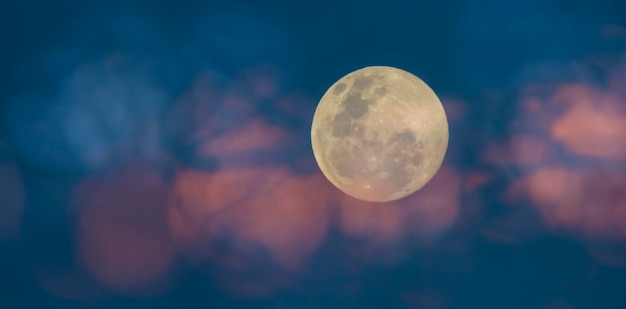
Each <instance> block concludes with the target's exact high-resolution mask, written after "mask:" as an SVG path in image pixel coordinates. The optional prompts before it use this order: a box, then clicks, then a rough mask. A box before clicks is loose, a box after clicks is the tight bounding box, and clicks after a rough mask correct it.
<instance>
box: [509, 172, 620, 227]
mask: <svg viewBox="0 0 626 309" xmlns="http://www.w3.org/2000/svg"><path fill="white" fill-rule="evenodd" d="M516 186H518V188H519V187H520V186H521V187H523V188H524V190H525V192H527V194H528V196H529V198H530V199H531V200H532V201H533V202H534V203H535V204H536V205H537V208H538V210H539V212H540V214H541V217H542V218H543V220H544V222H545V223H546V225H547V226H549V227H552V228H557V229H560V230H564V231H568V232H572V231H581V232H583V233H584V235H585V236H586V237H590V238H596V239H611V238H615V237H618V238H626V225H625V224H624V222H626V190H624V188H626V181H625V179H624V178H623V177H622V176H621V175H619V174H618V173H613V175H611V174H610V173H603V172H601V171H595V170H577V169H570V168H565V167H560V166H555V167H551V168H546V169H542V170H538V171H535V172H533V173H530V174H528V175H527V176H525V177H524V178H522V179H520V180H518V183H517V184H516Z"/></svg>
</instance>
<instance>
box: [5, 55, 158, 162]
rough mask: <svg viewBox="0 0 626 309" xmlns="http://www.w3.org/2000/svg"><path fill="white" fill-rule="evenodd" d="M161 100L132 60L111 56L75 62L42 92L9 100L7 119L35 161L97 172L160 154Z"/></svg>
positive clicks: (17, 140)
mask: <svg viewBox="0 0 626 309" xmlns="http://www.w3.org/2000/svg"><path fill="white" fill-rule="evenodd" d="M165 100H166V96H165V94H164V93H163V92H162V91H161V90H160V89H159V88H158V87H156V86H155V84H154V83H153V81H151V80H150V75H149V73H148V72H147V71H145V70H144V68H141V65H139V63H138V62H137V60H136V59H133V58H130V57H127V56H124V55H110V56H108V57H105V58H103V59H101V60H100V61H97V62H95V63H86V64H82V65H80V66H78V67H77V68H76V70H75V71H74V72H72V73H71V74H70V75H68V76H66V77H64V78H63V79H62V80H61V82H60V84H59V87H58V88H57V89H56V90H54V91H53V92H50V93H47V95H46V94H44V93H37V92H35V94H34V95H28V96H23V97H21V98H19V99H17V100H15V101H13V102H11V104H10V105H9V106H8V109H7V113H6V116H7V119H6V120H7V124H8V130H9V135H10V137H11V138H12V141H13V142H14V144H15V145H16V146H17V149H18V151H19V152H20V153H21V154H22V155H24V156H25V157H26V158H27V159H29V160H30V161H31V162H32V163H34V164H36V165H37V166H40V167H44V168H48V169H52V170H57V171H59V170H68V171H73V172H92V171H102V170H104V169H107V168H114V167H116V166H118V165H120V164H123V163H125V162H128V161H129V160H131V159H144V160H155V159H156V158H158V157H159V155H160V154H161V150H160V145H159V143H160V141H159V138H160V136H159V134H160V132H159V123H158V121H159V117H160V116H161V113H162V110H161V109H162V107H163V104H164V103H165Z"/></svg>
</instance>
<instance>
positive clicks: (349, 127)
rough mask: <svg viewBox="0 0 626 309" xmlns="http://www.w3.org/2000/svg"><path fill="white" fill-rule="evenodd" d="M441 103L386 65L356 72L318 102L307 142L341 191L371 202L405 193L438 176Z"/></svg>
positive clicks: (444, 126)
mask: <svg viewBox="0 0 626 309" xmlns="http://www.w3.org/2000/svg"><path fill="white" fill-rule="evenodd" d="M448 138H449V133H448V120H447V117H446V113H445V110H444V108H443V105H442V104H441V101H440V100H439V98H438V97H437V95H436V94H435V93H434V92H433V90H432V89H431V88H430V87H429V86H428V85H427V84H426V83H425V82H423V81H422V80H421V79H420V78H418V77H417V76H415V75H413V74H411V73H409V72H406V71H404V70H401V69H397V68H393V67H388V66H371V67H365V68H362V69H359V70H356V71H354V72H352V73H349V74H347V75H346V76H344V77H342V78H340V79H339V80H338V81H337V82H335V83H334V84H333V85H332V86H331V87H330V88H329V89H328V90H327V91H326V93H325V94H324V96H323V97H322V99H321V100H320V102H319V104H318V106H317V108H316V110H315V114H314V116H313V122H312V126H311V144H312V147H313V154H314V156H315V160H316V161H317V164H318V165H319V167H320V169H321V171H322V173H323V174H324V176H326V178H328V180H329V181H330V182H331V183H332V184H333V185H335V187H337V188H338V189H339V190H341V191H342V192H344V193H345V194H347V195H350V196H352V197H354V198H357V199H360V200H364V201H369V202H389V201H393V200H398V199H401V198H404V197H406V196H408V195H410V194H413V193H414V192H415V191H417V190H419V189H421V188H422V187H424V186H425V185H426V184H427V183H428V182H429V181H430V180H431V179H432V178H433V176H434V175H435V174H436V173H437V171H438V170H439V168H440V167H441V164H442V162H443V159H444V156H445V153H446V150H447V148H448Z"/></svg>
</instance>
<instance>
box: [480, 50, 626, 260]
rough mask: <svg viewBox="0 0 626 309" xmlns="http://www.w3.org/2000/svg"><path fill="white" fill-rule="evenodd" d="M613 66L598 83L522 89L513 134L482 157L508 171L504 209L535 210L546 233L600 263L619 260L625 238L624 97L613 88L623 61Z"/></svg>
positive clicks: (575, 82)
mask: <svg viewBox="0 0 626 309" xmlns="http://www.w3.org/2000/svg"><path fill="white" fill-rule="evenodd" d="M612 61H613V65H611V66H607V67H605V69H606V70H604V71H602V75H603V78H601V79H600V80H604V81H605V83H597V82H591V81H589V80H588V79H586V78H584V77H582V78H578V79H573V80H567V79H566V80H560V81H559V80H558V79H555V80H554V81H553V82H550V83H545V84H542V83H529V84H527V85H526V86H525V87H522V90H521V91H520V97H519V101H518V103H519V110H520V113H519V114H518V115H517V117H516V118H515V119H514V121H513V122H512V123H511V124H512V126H511V129H512V135H511V136H510V138H508V139H507V140H506V142H504V143H500V144H493V145H492V146H490V147H489V148H487V149H486V150H485V151H484V152H483V157H482V158H483V160H484V161H485V162H489V163H491V164H495V165H496V166H498V169H499V170H500V171H506V172H507V176H508V177H509V179H510V184H509V185H507V188H506V189H505V190H504V193H503V196H502V197H503V199H504V201H505V203H507V204H511V203H526V205H525V207H529V206H531V207H534V208H535V209H536V211H537V213H538V216H539V217H540V218H541V219H542V220H543V223H544V224H545V226H546V227H548V228H549V229H550V230H551V231H552V232H553V233H557V234H561V235H568V236H569V237H574V238H577V239H579V240H580V241H582V242H583V243H585V244H586V246H587V247H588V248H589V250H591V252H593V253H592V254H594V255H596V256H601V258H600V261H616V260H619V259H620V258H621V257H623V256H624V255H623V253H621V251H623V250H622V249H619V248H621V247H622V246H621V245H620V243H622V242H623V240H624V239H626V229H625V228H624V227H625V226H626V225H624V222H626V195H625V193H626V176H625V175H626V170H625V169H624V163H625V162H626V135H625V134H626V109H625V108H626V97H625V96H624V95H623V93H622V91H621V88H620V87H619V86H617V85H620V84H621V82H622V80H620V77H619V76H622V73H621V72H622V71H623V70H624V67H623V62H624V61H623V58H617V59H614V60H612ZM580 66H583V67H585V66H587V67H589V66H590V65H588V64H584V65H583V64H580ZM516 207H524V206H522V205H519V206H516ZM512 214H514V212H512ZM517 214H520V212H518V213H517ZM531 228H538V227H537V226H536V225H531ZM513 237H515V236H513ZM609 244H610V245H609ZM608 248H613V250H607V249H608ZM620 250H621V251H620ZM613 264H615V262H613ZM618 264H621V263H618Z"/></svg>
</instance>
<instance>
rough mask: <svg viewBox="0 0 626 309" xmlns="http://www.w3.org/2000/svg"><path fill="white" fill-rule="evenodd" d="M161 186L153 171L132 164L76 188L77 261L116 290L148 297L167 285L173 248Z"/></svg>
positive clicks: (158, 176) (157, 175)
mask: <svg viewBox="0 0 626 309" xmlns="http://www.w3.org/2000/svg"><path fill="white" fill-rule="evenodd" d="M167 192H168V190H167V186H166V183H165V179H163V177H162V176H161V175H159V172H158V171H157V170H154V169H153V168H151V167H149V166H146V165H144V164H133V165H129V166H126V167H125V168H124V169H121V170H119V171H117V172H116V173H114V174H112V175H109V176H102V177H94V178H91V179H87V180H86V181H84V182H83V183H81V184H80V186H79V187H77V188H76V190H75V193H74V200H73V202H74V203H76V205H78V206H80V208H79V209H78V211H79V220H78V223H77V228H76V238H77V245H78V246H77V254H78V256H79V260H80V261H81V263H82V265H83V266H84V267H85V268H86V269H87V270H88V271H89V273H90V274H91V275H92V276H93V277H94V278H96V279H97V280H98V281H99V282H100V283H101V284H102V285H104V286H105V287H107V288H109V289H112V290H114V291H116V292H119V293H122V294H130V295H152V294H155V293H157V294H158V293H161V292H163V291H165V290H167V288H168V287H169V285H170V283H171V282H170V280H171V275H172V271H173V267H174V258H175V251H174V245H173V242H172V240H171V239H170V236H169V233H168V232H167V230H168V229H167V217H166V205H167Z"/></svg>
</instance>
